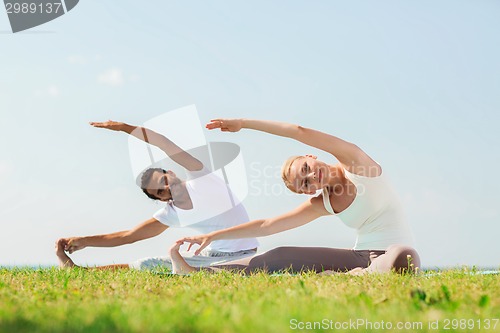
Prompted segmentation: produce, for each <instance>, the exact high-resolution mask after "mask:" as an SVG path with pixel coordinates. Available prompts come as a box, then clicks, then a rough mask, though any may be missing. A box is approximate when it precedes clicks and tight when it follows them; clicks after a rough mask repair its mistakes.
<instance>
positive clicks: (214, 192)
mask: <svg viewBox="0 0 500 333" xmlns="http://www.w3.org/2000/svg"><path fill="white" fill-rule="evenodd" d="M186 173H187V180H186V189H187V191H188V193H189V197H190V198H191V202H192V204H193V208H192V209H189V210H186V209H182V208H179V207H176V206H175V205H174V203H172V202H169V203H168V204H167V206H165V207H164V208H162V209H160V210H159V211H157V212H156V213H155V214H154V215H153V217H154V218H155V219H157V220H158V221H160V222H161V223H163V224H165V225H167V226H169V227H173V228H176V227H177V228H179V227H189V228H191V229H194V230H196V231H198V232H199V233H202V234H206V233H209V232H212V231H216V230H221V229H226V228H229V227H232V226H236V225H239V224H242V223H245V222H248V221H249V217H248V214H247V211H246V209H245V207H244V206H243V204H242V203H241V202H240V201H239V200H238V198H236V197H235V196H234V194H233V193H232V191H231V190H230V188H229V187H228V185H226V183H225V182H224V180H223V179H222V178H221V177H219V176H218V175H217V174H218V173H222V172H221V171H220V170H217V171H215V172H210V171H209V170H207V169H205V168H204V169H203V170H201V171H186ZM174 199H175V198H174ZM258 245H259V243H258V242H257V239H255V238H244V239H229V240H217V241H213V242H212V243H211V244H210V245H209V246H208V247H207V250H215V251H221V252H237V251H242V250H249V249H254V248H256V247H257V246H258Z"/></svg>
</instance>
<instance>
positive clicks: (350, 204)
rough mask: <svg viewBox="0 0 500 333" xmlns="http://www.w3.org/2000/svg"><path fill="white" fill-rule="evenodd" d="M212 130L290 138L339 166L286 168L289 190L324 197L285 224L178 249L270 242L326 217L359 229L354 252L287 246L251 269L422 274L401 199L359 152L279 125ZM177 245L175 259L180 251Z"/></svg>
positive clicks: (250, 123) (311, 160) (294, 162)
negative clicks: (328, 156) (267, 238)
mask: <svg viewBox="0 0 500 333" xmlns="http://www.w3.org/2000/svg"><path fill="white" fill-rule="evenodd" d="M207 128H208V129H211V130H213V129H220V130H221V131H223V132H238V131H239V130H241V129H242V128H246V129H253V130H258V131H262V132H266V133H270V134H274V135H279V136H283V137H288V138H291V139H295V140H297V141H300V142H302V143H304V144H307V145H309V146H311V147H314V148H318V149H321V150H323V151H325V152H328V153H330V154H332V155H333V156H334V157H335V158H336V159H337V160H338V163H336V164H327V163H325V162H322V161H319V160H317V158H316V156H313V155H306V156H294V157H291V158H289V159H288V160H287V161H285V163H284V165H283V167H282V178H283V181H284V182H285V184H286V186H287V187H288V188H289V189H290V190H291V191H293V192H296V193H299V194H315V193H316V192H317V191H319V190H321V194H320V195H318V196H315V197H310V198H309V199H307V200H306V201H305V202H304V203H303V204H301V205H300V206H298V207H297V208H295V209H293V210H291V211H289V212H287V213H285V214H282V215H279V216H277V217H273V218H268V219H261V220H254V221H250V222H248V223H245V224H241V225H239V226H235V227H231V228H228V229H224V230H219V231H215V232H211V233H208V234H205V235H200V236H196V237H186V238H183V239H181V240H179V241H178V243H177V245H176V246H177V247H178V246H179V244H182V243H183V242H188V243H190V245H189V248H188V250H190V249H191V246H192V245H193V244H199V245H200V247H199V248H198V249H197V250H196V252H195V254H198V253H200V251H202V250H203V249H204V248H205V247H206V246H208V245H209V244H210V243H211V242H213V241H217V240H221V239H236V238H245V237H262V236H267V235H271V234H276V233H279V232H282V231H285V230H289V229H292V228H296V227H299V226H302V225H304V224H306V223H309V222H311V221H314V220H315V219H317V218H319V217H321V216H325V215H335V216H337V217H339V218H340V219H341V220H342V221H343V222H344V224H345V225H347V226H348V227H351V228H354V229H356V230H357V234H358V235H357V240H356V244H355V245H354V248H353V249H334V248H317V247H280V248H277V249H274V250H271V251H269V252H267V253H264V254H263V255H260V256H256V257H254V258H253V259H251V260H250V261H249V262H248V266H246V268H245V270H246V271H253V270H255V269H264V270H267V271H270V272H271V271H279V270H283V269H287V268H291V269H292V270H293V271H300V270H315V271H318V272H319V271H323V270H332V271H351V272H356V273H366V272H387V271H390V270H396V271H402V270H405V269H410V270H414V269H416V268H417V267H419V266H420V259H419V256H418V254H417V252H416V251H415V250H414V249H413V248H412V243H413V242H412V235H411V231H410V228H409V226H408V224H407V222H406V221H405V219H404V216H403V212H402V207H401V204H400V202H399V199H398V197H397V195H396V193H395V192H394V190H393V188H392V186H391V185H390V184H389V182H388V180H387V178H386V175H385V172H383V170H382V167H381V166H380V165H379V164H378V163H377V162H375V161H374V160H373V159H372V158H371V157H370V156H368V155H367V154H366V153H365V152H364V151H363V150H361V149H360V148H359V147H358V146H356V145H354V144H352V143H350V142H347V141H344V140H342V139H340V138H337V137H335V136H333V135H329V134H326V133H322V132H320V131H316V130H313V129H309V128H304V127H301V126H297V125H292V124H287V123H281V122H273V121H264V120H249V119H215V120H212V121H211V122H210V123H209V124H207ZM176 246H174V247H173V250H171V251H172V252H175V251H176ZM240 263H241V262H240ZM180 265H181V266H183V267H184V269H183V271H189V267H186V266H185V265H183V263H182V262H181V263H180ZM222 267H223V266H222Z"/></svg>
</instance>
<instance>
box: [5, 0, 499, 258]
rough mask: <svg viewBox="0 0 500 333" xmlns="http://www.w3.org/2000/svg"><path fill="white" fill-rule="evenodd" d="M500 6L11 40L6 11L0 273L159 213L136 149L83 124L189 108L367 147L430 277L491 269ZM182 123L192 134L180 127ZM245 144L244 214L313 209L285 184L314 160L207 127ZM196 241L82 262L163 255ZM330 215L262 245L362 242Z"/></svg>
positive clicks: (55, 31) (259, 9)
mask: <svg viewBox="0 0 500 333" xmlns="http://www.w3.org/2000/svg"><path fill="white" fill-rule="evenodd" d="M498 17H500V2H498V1H493V0H492V1H486V0H484V1H459V0H453V1H451V0H449V1H445V0H442V1H418V2H416V1H377V2H373V1H314V2H311V1H286V2H285V1H273V2H270V1H190V2H186V1H148V2H147V3H143V2H137V1H128V0H122V1H119V3H118V2H111V1H97V0H85V1H81V2H80V3H79V4H78V6H77V7H75V8H74V9H73V10H72V11H71V12H69V13H68V14H66V15H64V16H62V17H61V18H59V19H56V20H54V21H52V22H49V23H47V24H45V25H42V26H39V27H36V28H33V29H31V30H29V31H26V32H23V33H17V34H12V33H11V32H10V26H9V23H8V18H7V15H6V13H5V11H0V121H1V124H2V127H1V128H2V130H1V131H0V147H1V148H0V151H1V154H0V188H1V190H0V226H1V232H0V265H39V264H41V265H53V264H56V257H55V256H54V254H53V243H54V241H55V240H56V239H57V238H59V237H63V236H83V235H91V234H99V233H108V232H114V231H118V230H125V229H128V228H130V227H133V226H134V225H136V224H138V223H139V222H141V221H143V220H146V219H148V218H149V217H151V216H152V214H153V213H154V212H155V211H156V210H157V209H159V208H160V207H161V206H160V204H155V203H153V202H151V201H150V200H148V199H147V198H146V197H145V196H144V195H143V194H142V193H141V192H140V190H139V189H138V188H137V186H136V185H135V183H134V179H133V176H132V170H131V167H130V162H129V156H128V146H127V137H126V135H125V134H123V133H114V132H107V131H103V130H99V129H95V128H92V127H91V126H89V125H88V122H89V121H102V120H107V119H114V120H120V121H125V122H128V123H132V124H141V123H143V122H145V121H147V120H148V119H151V118H153V117H155V116H158V115H160V114H163V113H165V112H168V111H169V110H173V109H177V108H180V107H183V106H186V105H190V104H196V106H197V109H198V112H199V115H200V118H201V120H202V122H207V121H208V120H210V119H211V118H214V117H248V118H262V119H272V120H281V121H287V122H291V123H297V124H301V125H303V126H307V127H313V128H316V129H319V130H322V131H325V132H329V133H332V134H334V135H337V136H339V137H341V138H344V139H346V140H349V141H352V142H354V143H356V144H358V145H359V146H361V147H362V148H363V149H364V150H365V151H366V152H368V153H369V154H370V155H371V156H372V157H373V158H374V159H376V160H377V161H378V162H379V163H380V164H382V166H383V167H384V169H385V170H386V172H387V173H388V174H389V176H390V177H391V179H392V181H393V183H394V185H395V186H396V187H397V189H398V191H399V193H400V194H401V197H402V199H403V202H404V205H405V207H406V210H407V215H408V219H409V221H410V223H411V225H412V228H413V230H414V232H415V237H416V240H417V249H418V251H419V252H420V254H421V257H422V261H423V263H424V265H425V266H427V267H436V266H454V265H462V264H465V265H477V266H489V267H491V266H493V267H498V266H499V264H500V262H499V259H498V254H500V242H498V238H499V236H498V235H500V214H499V208H498V202H499V194H498V188H499V187H500V180H499V178H500V177H498V176H497V174H498V168H499V163H500V156H499V153H498V151H499V150H498V147H499V146H500V134H499V133H498V124H499V121H500V119H499V118H500V116H499V114H500V113H499V110H500V94H499V92H500V62H499V60H498V59H500V37H499V36H500V20H498ZM179 126H182V124H180V125H179ZM205 134H206V138H207V140H209V141H232V142H235V143H237V144H239V145H240V146H241V148H242V150H243V155H244V158H245V162H246V167H247V171H248V180H249V182H251V183H250V184H251V186H250V193H249V196H248V197H247V198H246V199H245V204H246V206H247V209H248V211H249V213H250V217H251V218H253V219H255V218H263V217H267V216H274V215H277V214H280V213H282V212H285V211H287V210H289V209H292V208H293V207H295V206H296V205H298V204H299V203H300V202H302V201H303V200H304V197H301V196H298V195H291V194H289V193H287V192H286V191H285V190H284V186H283V185H282V184H281V180H280V178H279V177H277V175H276V174H273V173H272V172H266V174H265V175H264V174H263V171H264V170H269V169H271V170H275V171H277V170H278V169H279V167H280V165H281V163H282V161H283V160H284V159H285V158H286V157H288V156H289V155H295V154H304V153H314V154H317V155H318V156H319V157H320V158H323V159H324V160H326V161H329V162H332V163H334V162H335V160H334V159H333V158H331V157H329V156H327V155H326V154H322V153H321V152H318V151H316V150H314V149H312V148H308V147H306V146H304V145H301V144H299V143H295V142H292V141H289V140H285V139H283V138H279V137H272V136H269V135H266V134H262V133H257V132H252V131H244V132H240V133H237V134H228V133H216V132H208V131H207V132H206V133H205ZM187 234H190V232H189V231H188V230H167V231H166V232H165V233H164V235H161V236H160V237H157V238H155V239H153V240H146V241H143V242H139V243H136V244H132V245H127V246H123V247H120V248H105V249H102V248H100V249H85V250H83V251H79V252H77V253H75V254H74V256H73V258H74V260H75V261H76V263H77V264H89V265H94V264H106V263H126V262H130V261H132V260H135V259H138V258H142V257H148V256H158V255H163V254H165V253H166V251H167V249H168V247H169V246H170V244H171V243H172V242H173V241H174V240H175V239H177V238H178V237H180V236H184V235H187ZM354 239H355V234H354V232H353V231H352V230H350V229H348V228H347V227H345V226H344V225H343V224H342V222H341V221H340V220H338V219H336V218H335V217H324V218H321V219H320V220H318V221H315V222H312V223H310V224H309V225H307V226H304V227H301V228H299V229H295V230H291V231H287V232H285V233H281V234H278V235H273V236H270V237H266V238H261V239H260V241H261V250H262V251H264V250H268V249H271V248H273V247H276V246H282V245H297V246H328V247H348V248H349V247H352V246H353V244H354Z"/></svg>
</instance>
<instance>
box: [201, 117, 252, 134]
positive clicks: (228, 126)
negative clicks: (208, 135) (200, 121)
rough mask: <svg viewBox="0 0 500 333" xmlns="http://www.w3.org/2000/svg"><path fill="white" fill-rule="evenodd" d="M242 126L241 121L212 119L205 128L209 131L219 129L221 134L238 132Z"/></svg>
mask: <svg viewBox="0 0 500 333" xmlns="http://www.w3.org/2000/svg"><path fill="white" fill-rule="evenodd" d="M242 125H243V121H242V120H241V119H212V120H210V122H209V123H208V124H207V126H205V127H206V128H208V129H209V130H213V129H216V128H220V130H221V131H222V132H238V131H239V130H240V129H241V127H242Z"/></svg>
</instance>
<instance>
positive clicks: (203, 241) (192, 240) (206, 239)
mask: <svg viewBox="0 0 500 333" xmlns="http://www.w3.org/2000/svg"><path fill="white" fill-rule="evenodd" d="M212 240H213V239H212V236H210V234H206V235H200V236H194V237H184V238H182V239H179V240H178V241H177V243H179V242H180V243H181V244H182V243H189V246H188V249H187V250H188V251H190V250H191V247H192V246H193V244H200V247H199V248H198V249H197V250H196V251H195V252H194V254H195V255H198V254H200V252H201V251H202V250H203V249H204V248H206V247H207V246H208V245H209V244H210V243H212Z"/></svg>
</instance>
